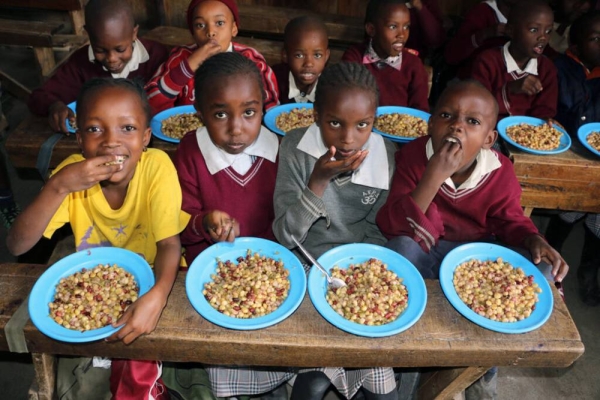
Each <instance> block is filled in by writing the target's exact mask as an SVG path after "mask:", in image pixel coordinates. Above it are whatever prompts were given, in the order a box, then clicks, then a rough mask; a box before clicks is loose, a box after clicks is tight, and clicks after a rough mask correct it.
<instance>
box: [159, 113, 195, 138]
mask: <svg viewBox="0 0 600 400" xmlns="http://www.w3.org/2000/svg"><path fill="white" fill-rule="evenodd" d="M189 113H194V114H195V113H196V109H195V108H194V106H192V105H187V106H179V107H173V108H169V109H168V110H164V111H161V112H159V113H158V114H156V115H155V116H154V117H152V120H151V121H150V128H151V129H152V134H153V135H154V136H156V137H157V138H159V139H161V140H164V141H165V142H171V143H179V139H175V138H172V137H169V136H167V135H165V134H164V133H163V132H162V122H163V120H164V119H167V118H169V117H171V116H173V115H177V114H189Z"/></svg>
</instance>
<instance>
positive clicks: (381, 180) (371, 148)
mask: <svg viewBox="0 0 600 400" xmlns="http://www.w3.org/2000/svg"><path fill="white" fill-rule="evenodd" d="M377 99H378V93H377V82H376V81H375V78H374V77H373V75H371V73H370V72H369V71H368V70H367V68H366V67H365V66H364V65H362V64H356V63H346V62H342V63H339V64H335V65H332V66H329V67H327V68H325V70H324V71H323V74H322V75H321V77H320V78H319V85H318V86H317V93H316V97H315V106H314V114H315V123H314V124H313V125H311V126H310V127H308V128H302V129H297V130H293V131H291V132H288V133H287V134H286V135H285V137H284V138H283V140H282V143H281V150H280V160H281V162H280V163H279V168H278V171H277V182H276V185H275V195H274V202H275V221H274V222H273V232H274V233H275V236H276V237H277V239H278V240H279V242H280V243H281V244H283V245H284V246H286V247H288V248H294V247H296V246H295V244H294V242H293V241H292V238H291V235H294V236H295V237H296V238H297V239H298V240H299V241H300V242H303V243H304V246H306V248H307V249H308V251H310V252H311V253H312V254H313V255H314V256H315V257H319V256H320V255H321V254H323V253H324V252H326V251H327V250H330V249H332V248H334V247H336V246H339V245H341V244H346V243H355V242H358V243H361V242H364V243H375V244H383V243H384V242H385V238H384V237H383V236H382V235H381V232H379V229H378V228H377V225H375V215H376V213H377V210H378V209H379V207H381V205H382V204H383V202H384V201H385V198H386V196H387V192H388V189H389V184H390V180H391V177H392V174H393V171H394V167H393V162H392V159H393V155H394V151H395V147H394V145H393V144H392V143H391V142H388V141H387V140H385V139H384V138H383V137H381V136H380V135H378V134H376V133H371V131H372V128H373V122H374V120H375V111H376V109H377ZM331 384H333V385H335V387H336V388H337V390H338V391H339V392H340V393H341V394H342V395H344V396H345V397H346V398H351V397H352V396H354V394H355V393H356V392H357V391H358V390H360V388H361V386H362V388H363V392H364V393H365V397H366V398H367V399H386V400H387V399H397V395H398V394H397V392H396V391H395V387H396V383H395V380H394V372H393V370H392V368H365V369H344V368H319V369H303V370H300V371H299V374H298V376H297V378H296V381H295V383H294V387H293V391H292V399H294V400H296V399H297V400H303V399H320V398H322V397H323V395H324V394H325V392H326V391H327V389H328V387H329V386H330V385H331Z"/></svg>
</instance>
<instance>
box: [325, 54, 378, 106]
mask: <svg viewBox="0 0 600 400" xmlns="http://www.w3.org/2000/svg"><path fill="white" fill-rule="evenodd" d="M350 88H357V89H361V90H364V91H367V92H370V93H371V94H372V95H373V97H374V98H375V105H376V106H377V104H379V90H378V89H377V81H376V80H375V77H374V76H373V75H372V74H371V73H370V72H369V70H368V69H367V67H365V66H364V65H363V64H358V63H352V62H339V63H337V64H333V65H331V66H328V67H326V68H325V69H324V70H323V73H322V74H321V76H320V77H319V83H318V84H317V91H316V93H315V103H314V107H315V109H316V110H320V109H321V107H322V104H323V102H324V98H325V96H326V95H327V93H329V92H332V91H335V90H340V89H350Z"/></svg>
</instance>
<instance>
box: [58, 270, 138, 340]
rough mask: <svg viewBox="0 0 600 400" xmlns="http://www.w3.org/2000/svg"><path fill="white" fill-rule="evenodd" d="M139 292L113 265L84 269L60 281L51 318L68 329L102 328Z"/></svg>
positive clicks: (131, 279) (112, 320) (131, 301)
mask: <svg viewBox="0 0 600 400" xmlns="http://www.w3.org/2000/svg"><path fill="white" fill-rule="evenodd" d="M139 291H140V290H139V287H138V285H137V283H136V281H135V278H134V276H133V275H132V274H130V273H129V272H127V271H125V270H124V269H123V268H121V267H119V266H117V265H116V264H114V265H112V266H111V265H109V264H105V265H102V264H100V265H98V266H96V267H94V268H93V269H91V270H87V269H85V268H83V269H82V270H81V271H79V272H76V273H75V274H73V275H70V276H67V277H65V278H62V279H61V280H60V281H59V283H58V285H57V286H56V292H55V294H54V299H53V301H52V302H51V303H50V304H49V307H50V317H51V318H52V319H53V320H54V321H56V323H58V324H60V325H62V326H64V327H65V328H67V329H73V330H78V331H82V332H84V331H89V330H91V329H98V328H102V327H103V326H106V325H110V324H111V323H113V322H115V321H117V320H118V319H119V318H120V317H121V315H123V313H124V312H125V310H126V309H127V307H129V305H130V304H132V303H133V302H134V301H136V300H137V298H138V295H139Z"/></svg>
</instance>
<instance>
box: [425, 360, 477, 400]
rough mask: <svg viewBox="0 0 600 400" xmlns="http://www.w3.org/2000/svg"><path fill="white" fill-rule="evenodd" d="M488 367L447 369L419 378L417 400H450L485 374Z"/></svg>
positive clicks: (428, 373)
mask: <svg viewBox="0 0 600 400" xmlns="http://www.w3.org/2000/svg"><path fill="white" fill-rule="evenodd" d="M488 369H489V368H488V367H467V368H448V369H441V370H437V371H432V372H427V373H424V374H423V376H421V383H420V387H419V390H418V392H417V398H418V399H419V400H429V399H435V400H451V399H453V398H454V397H455V396H456V395H457V394H459V393H461V392H462V391H463V390H465V389H466V388H467V387H469V386H470V385H471V384H472V383H473V382H475V381H476V380H477V379H479V378H481V376H482V375H483V374H485V373H486V371H487V370H488Z"/></svg>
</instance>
